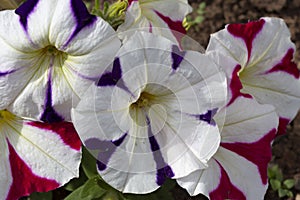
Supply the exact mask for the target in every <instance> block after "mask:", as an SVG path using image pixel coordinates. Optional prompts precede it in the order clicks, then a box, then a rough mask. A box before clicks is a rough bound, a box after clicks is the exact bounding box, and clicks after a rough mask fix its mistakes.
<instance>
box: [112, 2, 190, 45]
mask: <svg viewBox="0 0 300 200" xmlns="http://www.w3.org/2000/svg"><path fill="white" fill-rule="evenodd" d="M128 2H129V5H128V8H127V11H126V17H125V22H124V23H123V24H121V25H120V26H119V28H118V30H117V32H118V33H119V36H120V37H121V38H122V39H126V38H128V37H130V36H131V35H132V34H133V32H134V31H135V30H137V29H139V30H143V31H147V32H151V33H154V34H156V35H162V36H164V37H166V38H168V39H169V40H172V41H173V42H177V43H178V44H181V38H182V37H183V36H184V35H185V34H186V30H185V29H184V27H183V25H182V22H183V20H184V18H185V16H186V15H187V14H188V13H190V12H191V11H192V8H191V6H190V5H189V4H188V1H187V0H150V1H149V0H129V1H128Z"/></svg>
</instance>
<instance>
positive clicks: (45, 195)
mask: <svg viewBox="0 0 300 200" xmlns="http://www.w3.org/2000/svg"><path fill="white" fill-rule="evenodd" d="M52 196H53V195H52V191H50V192H34V193H32V194H31V195H30V196H29V197H26V198H24V200H25V199H26V200H52Z"/></svg>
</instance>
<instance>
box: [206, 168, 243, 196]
mask: <svg viewBox="0 0 300 200" xmlns="http://www.w3.org/2000/svg"><path fill="white" fill-rule="evenodd" d="M218 164H219V163H218ZM219 167H220V170H221V178H220V183H219V185H218V187H217V188H216V189H215V190H214V191H212V192H210V193H209V197H210V199H212V200H224V199H232V200H233V199H234V200H246V197H245V195H244V194H243V193H242V192H241V191H240V190H239V189H238V188H237V187H236V186H234V185H233V184H232V183H231V181H230V179H229V177H228V175H227V173H226V172H225V170H224V169H223V167H222V166H221V165H220V164H219ZM245 181H247V180H245Z"/></svg>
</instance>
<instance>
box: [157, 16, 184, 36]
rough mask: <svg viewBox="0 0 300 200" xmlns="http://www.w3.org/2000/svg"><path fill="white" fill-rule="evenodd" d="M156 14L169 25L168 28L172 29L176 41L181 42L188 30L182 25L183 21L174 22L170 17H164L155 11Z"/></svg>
mask: <svg viewBox="0 0 300 200" xmlns="http://www.w3.org/2000/svg"><path fill="white" fill-rule="evenodd" d="M155 13H156V14H157V15H158V16H159V17H160V18H161V19H162V20H163V21H164V22H166V23H167V24H168V27H169V28H170V29H171V31H172V33H173V35H174V36H175V38H176V40H177V41H181V38H182V37H183V36H184V35H185V34H186V30H185V29H184V27H183V25H182V21H173V20H172V19H171V18H170V17H168V16H164V15H163V14H161V13H159V12H157V11H155Z"/></svg>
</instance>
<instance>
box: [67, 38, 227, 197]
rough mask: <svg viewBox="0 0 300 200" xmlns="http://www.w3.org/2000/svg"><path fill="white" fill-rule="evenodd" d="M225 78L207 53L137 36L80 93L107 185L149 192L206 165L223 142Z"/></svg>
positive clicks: (83, 132) (79, 121)
mask: <svg viewBox="0 0 300 200" xmlns="http://www.w3.org/2000/svg"><path fill="white" fill-rule="evenodd" d="M185 58H188V59H187V60H186V59H185ZM201 61H203V64H199V63H201ZM207 66H209V67H211V68H209V69H212V70H206V69H207V68H206V67H207ZM225 81H226V80H225V75H224V74H223V73H219V70H218V68H217V66H216V65H215V63H214V62H213V61H211V60H210V59H209V58H208V56H204V55H202V54H200V53H196V52H194V53H193V52H180V51H179V48H178V46H177V47H175V46H174V44H173V43H172V42H171V41H170V40H167V39H166V38H163V37H160V36H156V35H153V34H150V33H146V32H137V33H136V34H135V35H133V37H131V38H130V39H128V40H126V41H125V42H124V44H123V46H122V47H121V49H120V51H119V52H118V54H117V56H116V58H115V60H114V62H113V63H112V65H111V66H110V67H109V68H108V69H107V70H106V71H105V72H104V73H103V74H102V76H101V77H100V79H99V81H98V83H96V84H95V85H92V86H91V87H90V88H89V90H88V91H87V93H86V94H84V96H81V101H80V102H79V104H78V106H77V107H75V108H74V110H73V111H72V114H73V115H72V119H73V122H74V123H75V127H76V129H77V131H78V132H79V135H80V137H81V139H82V140H83V142H84V145H86V146H87V148H88V149H89V150H90V151H91V153H92V154H93V155H94V156H95V157H96V158H97V160H98V170H99V173H100V175H101V176H102V177H103V179H104V180H105V181H107V182H108V183H109V184H111V185H112V186H113V187H115V188H116V189H117V190H120V191H122V192H130V193H148V192H151V191H154V190H155V189H157V188H158V187H159V186H160V185H162V184H163V183H164V181H165V180H166V179H167V178H174V177H182V176H186V175H188V174H189V173H191V172H192V171H195V170H197V169H199V168H201V169H202V168H205V167H206V166H207V161H208V160H209V159H210V158H211V156H212V155H213V154H214V153H215V152H216V150H217V148H218V146H219V142H220V134H219V130H218V127H217V126H216V124H215V123H214V121H213V120H212V116H213V115H214V113H215V112H216V110H217V109H218V106H220V105H224V101H225V100H226V82H225ZM213 90H215V91H213ZM217 93H218V94H217ZM219 93H220V94H219ZM186 96H187V97H186ZM191 105H194V106H193V108H192V107H191ZM210 107H212V108H213V109H210ZM95 125H96V126H95ZM144 174H146V178H147V179H146V178H145V177H143V175H144ZM149 178H151V180H148V179H149ZM145 182H149V184H146V183H145Z"/></svg>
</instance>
